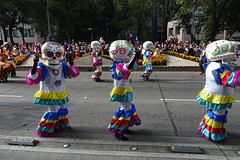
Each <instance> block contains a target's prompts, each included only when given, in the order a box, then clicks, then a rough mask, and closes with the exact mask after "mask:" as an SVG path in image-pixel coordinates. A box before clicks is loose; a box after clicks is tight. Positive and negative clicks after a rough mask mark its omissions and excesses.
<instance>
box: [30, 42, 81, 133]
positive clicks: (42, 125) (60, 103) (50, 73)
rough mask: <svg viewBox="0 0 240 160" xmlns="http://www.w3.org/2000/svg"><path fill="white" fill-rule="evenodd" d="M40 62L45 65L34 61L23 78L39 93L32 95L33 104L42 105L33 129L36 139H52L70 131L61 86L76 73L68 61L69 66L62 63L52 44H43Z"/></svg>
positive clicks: (60, 50)
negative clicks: (64, 131) (40, 117)
mask: <svg viewBox="0 0 240 160" xmlns="http://www.w3.org/2000/svg"><path fill="white" fill-rule="evenodd" d="M41 52H42V59H44V60H45V63H41V62H38V61H39V58H38V57H35V59H34V64H33V67H32V69H31V70H30V71H29V73H28V74H27V76H26V78H27V82H28V84H30V85H35V84H38V83H40V90H39V91H38V92H37V93H36V94H35V100H34V103H35V104H41V105H46V106H47V107H48V111H46V112H45V114H44V115H43V117H42V119H41V121H40V122H39V125H38V128H37V135H40V136H47V137H52V136H55V132H56V131H62V130H65V129H68V128H70V124H69V121H68V109H67V105H66V103H67V102H68V101H69V98H68V96H69V93H68V91H67V89H66V86H65V78H69V79H71V78H72V77H76V76H78V75H79V74H80V73H79V71H78V68H77V67H76V66H75V65H74V64H73V59H69V64H70V65H67V63H66V62H65V61H63V59H64V48H63V46H62V45H61V44H58V43H55V42H46V43H44V44H43V46H42V48H41Z"/></svg>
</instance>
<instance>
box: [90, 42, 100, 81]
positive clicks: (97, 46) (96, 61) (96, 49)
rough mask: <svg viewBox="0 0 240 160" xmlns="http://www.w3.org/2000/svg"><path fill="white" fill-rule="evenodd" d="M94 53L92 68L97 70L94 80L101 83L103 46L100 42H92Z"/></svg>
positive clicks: (94, 73)
mask: <svg viewBox="0 0 240 160" xmlns="http://www.w3.org/2000/svg"><path fill="white" fill-rule="evenodd" d="M91 48H92V49H93V51H92V57H93V63H92V66H93V67H96V70H95V71H94V72H93V74H92V80H94V81H96V82H100V81H101V75H102V52H101V48H102V47H101V44H100V43H99V42H98V41H92V43H91Z"/></svg>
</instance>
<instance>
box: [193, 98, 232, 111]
mask: <svg viewBox="0 0 240 160" xmlns="http://www.w3.org/2000/svg"><path fill="white" fill-rule="evenodd" d="M197 100H198V102H199V103H200V104H202V105H205V106H206V107H208V108H210V109H214V110H216V111H219V110H221V109H227V108H229V109H231V108H232V103H226V104H216V103H211V102H208V101H206V100H204V99H202V98H201V96H200V95H198V96H197Z"/></svg>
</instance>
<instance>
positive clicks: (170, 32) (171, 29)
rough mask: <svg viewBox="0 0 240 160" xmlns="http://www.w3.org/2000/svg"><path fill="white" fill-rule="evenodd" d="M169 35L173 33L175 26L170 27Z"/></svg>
mask: <svg viewBox="0 0 240 160" xmlns="http://www.w3.org/2000/svg"><path fill="white" fill-rule="evenodd" d="M169 35H171V36H172V35H173V28H169Z"/></svg>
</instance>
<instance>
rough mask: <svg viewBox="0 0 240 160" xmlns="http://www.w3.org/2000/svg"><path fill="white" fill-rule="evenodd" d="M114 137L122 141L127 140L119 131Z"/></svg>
mask: <svg viewBox="0 0 240 160" xmlns="http://www.w3.org/2000/svg"><path fill="white" fill-rule="evenodd" d="M114 136H115V138H117V139H119V140H122V141H127V140H128V138H127V137H125V136H124V135H123V134H119V133H115V135H114Z"/></svg>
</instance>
